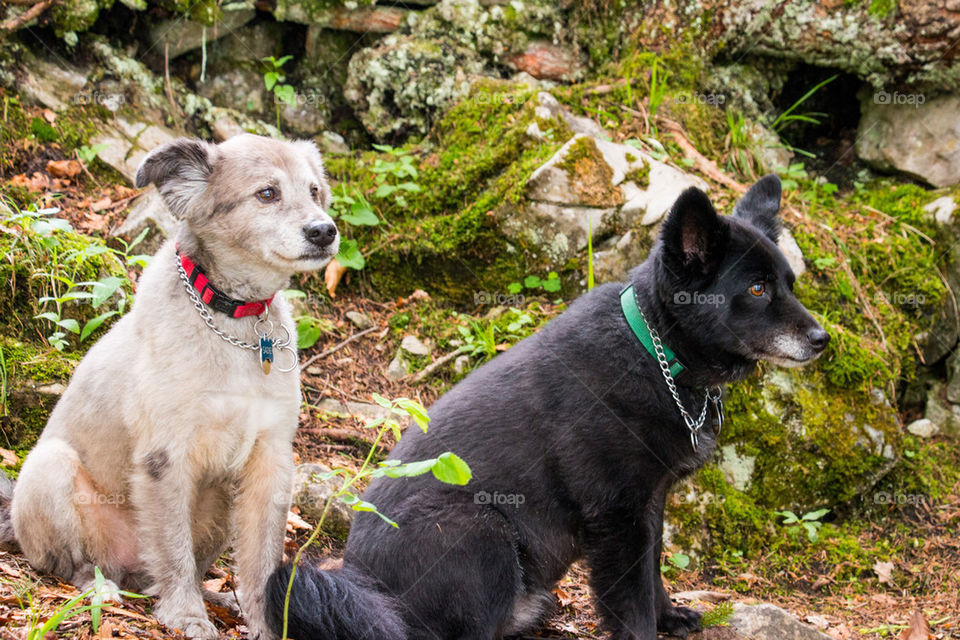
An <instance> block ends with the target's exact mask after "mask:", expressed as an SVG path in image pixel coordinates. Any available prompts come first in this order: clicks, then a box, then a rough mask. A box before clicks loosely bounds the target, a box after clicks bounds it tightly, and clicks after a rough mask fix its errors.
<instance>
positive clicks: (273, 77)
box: [263, 71, 280, 91]
mask: <svg viewBox="0 0 960 640" xmlns="http://www.w3.org/2000/svg"><path fill="white" fill-rule="evenodd" d="M278 80H280V74H279V73H277V72H276V71H267V72H266V73H265V74H263V83H264V84H265V85H267V91H271V90H272V89H273V85H275V84H277V81H278Z"/></svg>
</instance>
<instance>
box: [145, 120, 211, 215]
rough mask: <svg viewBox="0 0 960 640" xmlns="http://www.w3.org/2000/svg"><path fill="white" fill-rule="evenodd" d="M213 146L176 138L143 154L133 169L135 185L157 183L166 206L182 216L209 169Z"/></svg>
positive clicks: (204, 184)
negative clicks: (141, 159) (134, 169)
mask: <svg viewBox="0 0 960 640" xmlns="http://www.w3.org/2000/svg"><path fill="white" fill-rule="evenodd" d="M215 153H216V147H215V146H214V145H212V144H210V143H207V142H204V141H202V140H193V139H190V138H179V139H177V140H174V141H173V142H170V143H168V144H165V145H161V146H159V147H157V148H156V149H154V150H153V151H151V152H150V153H148V154H147V156H146V157H145V158H144V159H143V162H141V163H140V167H139V168H138V169H137V177H136V182H135V184H136V186H137V188H142V187H145V186H147V185H148V184H150V183H153V184H155V185H157V190H158V191H159V192H160V195H161V196H162V197H163V201H164V202H165V203H166V205H167V208H169V209H170V211H171V212H172V213H173V214H174V215H175V216H176V217H177V218H183V217H184V216H185V215H186V214H187V212H188V211H189V210H190V203H191V202H192V201H194V200H195V199H196V198H198V197H199V196H201V195H202V194H203V192H204V191H205V190H206V188H207V184H208V181H209V180H210V174H211V173H213V162H214V154H215Z"/></svg>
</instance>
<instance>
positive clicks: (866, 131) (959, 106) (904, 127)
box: [857, 92, 960, 187]
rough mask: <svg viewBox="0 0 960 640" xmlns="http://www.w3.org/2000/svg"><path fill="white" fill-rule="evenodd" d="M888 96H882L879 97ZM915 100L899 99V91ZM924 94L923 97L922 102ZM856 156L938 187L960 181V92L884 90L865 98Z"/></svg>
mask: <svg viewBox="0 0 960 640" xmlns="http://www.w3.org/2000/svg"><path fill="white" fill-rule="evenodd" d="M884 95H885V96H886V99H884V100H880V99H879V98H878V97H877V96H884ZM898 95H900V96H905V97H906V96H910V97H912V103H910V104H908V103H904V104H898V103H897V102H896V99H897V96H898ZM921 99H922V101H921ZM861 110H862V112H863V115H862V117H861V118H860V124H859V128H858V131H857V155H858V156H859V157H860V159H861V160H863V161H865V162H867V163H869V164H871V165H873V166H875V167H877V168H878V169H881V170H884V171H901V172H903V173H906V174H908V175H910V176H913V177H915V178H918V179H920V180H923V181H925V182H928V183H930V184H932V185H933V186H935V187H946V186H950V185H954V184H957V183H960V96H956V95H945V96H940V97H936V98H933V99H930V100H926V99H925V97H924V94H922V93H912V94H900V93H898V92H894V93H892V94H891V93H886V92H881V93H877V94H872V95H870V96H868V97H867V98H866V99H865V100H864V101H863V102H862V103H861Z"/></svg>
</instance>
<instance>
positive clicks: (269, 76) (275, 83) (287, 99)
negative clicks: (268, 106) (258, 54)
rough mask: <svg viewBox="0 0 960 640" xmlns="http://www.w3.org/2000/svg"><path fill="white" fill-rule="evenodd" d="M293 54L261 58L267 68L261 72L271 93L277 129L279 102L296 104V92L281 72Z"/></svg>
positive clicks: (278, 123) (285, 75) (278, 125)
mask: <svg viewBox="0 0 960 640" xmlns="http://www.w3.org/2000/svg"><path fill="white" fill-rule="evenodd" d="M292 59H293V56H283V57H282V58H275V57H273V56H267V57H266V58H263V62H264V63H265V65H266V67H267V70H266V71H264V72H263V84H264V85H266V87H267V91H270V92H271V93H272V94H273V108H274V111H276V114H277V129H279V128H280V103H281V102H283V103H284V104H289V105H295V104H297V94H296V91H295V90H294V88H293V85H289V84H286V81H287V74H285V73H284V72H283V65H285V64H287V62H289V61H290V60H292Z"/></svg>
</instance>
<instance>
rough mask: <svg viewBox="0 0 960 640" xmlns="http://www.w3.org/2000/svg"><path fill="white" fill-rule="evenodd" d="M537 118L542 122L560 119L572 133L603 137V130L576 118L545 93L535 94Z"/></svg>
mask: <svg viewBox="0 0 960 640" xmlns="http://www.w3.org/2000/svg"><path fill="white" fill-rule="evenodd" d="M536 108H537V116H538V117H539V118H541V119H543V120H549V119H550V118H556V117H558V116H559V117H560V118H563V121H564V122H566V123H567V126H568V127H570V130H571V131H573V132H574V133H582V134H584V135H588V136H594V137H599V136H602V135H604V133H603V128H602V127H601V126H600V125H598V124H597V123H596V122H594V121H593V120H591V119H590V118H584V117H581V116H576V115H574V114H573V113H571V112H570V110H569V109H567V108H566V107H564V106H563V105H561V104H560V102H559V101H558V100H557V99H556V98H554V97H553V96H552V95H551V94H549V93H547V92H546V91H541V92H540V93H538V94H537V107H536Z"/></svg>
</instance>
